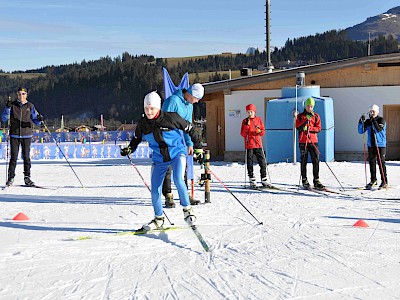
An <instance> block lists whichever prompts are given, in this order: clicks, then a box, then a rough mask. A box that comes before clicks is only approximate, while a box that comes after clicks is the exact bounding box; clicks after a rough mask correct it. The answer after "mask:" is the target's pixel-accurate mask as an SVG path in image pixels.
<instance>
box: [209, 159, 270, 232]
mask: <svg viewBox="0 0 400 300" xmlns="http://www.w3.org/2000/svg"><path fill="white" fill-rule="evenodd" d="M206 168H207V169H208V170H209V171H210V173H211V174H212V175H213V176H214V177H215V178H216V179H217V180H218V181H219V182H220V183H221V184H222V186H223V187H224V188H225V189H226V190H227V191H228V192H229V193H230V194H231V195H232V196H233V198H235V199H236V201H237V202H239V203H240V205H241V206H243V208H244V209H245V210H246V211H247V212H248V213H249V214H250V215H251V216H252V217H253V218H254V220H256V221H257V222H258V224H259V225H263V222H260V221H258V220H257V218H256V217H255V216H254V215H253V214H252V213H251V212H250V211H249V210H248V209H247V207H246V206H244V204H243V203H242V202H241V201H240V200H239V199H238V198H237V197H236V196H235V195H234V194H233V193H232V192H231V190H230V189H228V187H227V186H226V185H225V184H224V183H223V182H222V180H221V179H219V178H218V176H217V175H215V173H214V172H213V171H212V170H211V169H210V168H208V167H206Z"/></svg>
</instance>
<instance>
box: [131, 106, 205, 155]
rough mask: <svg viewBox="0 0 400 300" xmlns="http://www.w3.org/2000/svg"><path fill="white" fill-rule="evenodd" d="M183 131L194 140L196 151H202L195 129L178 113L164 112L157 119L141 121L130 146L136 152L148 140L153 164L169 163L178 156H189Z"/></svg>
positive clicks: (143, 119) (144, 118)
mask: <svg viewBox="0 0 400 300" xmlns="http://www.w3.org/2000/svg"><path fill="white" fill-rule="evenodd" d="M181 130H183V131H184V132H185V133H188V134H189V138H191V139H193V141H194V142H195V148H196V149H201V147H202V145H201V142H200V137H199V135H198V134H197V132H196V130H195V127H194V126H193V125H192V124H191V123H189V122H188V121H186V120H184V119H183V118H182V117H180V116H179V115H178V114H177V113H174V112H163V111H161V112H160V115H159V116H158V118H157V119H152V120H150V119H148V118H147V117H146V116H145V117H143V118H142V119H140V121H139V122H138V124H137V126H136V130H135V135H134V137H133V138H132V140H131V142H130V144H129V146H130V147H131V149H132V152H134V151H135V150H136V148H137V147H138V145H139V144H140V143H141V141H142V140H146V141H147V142H148V143H149V147H150V148H151V150H153V162H155V163H162V162H167V161H170V160H172V159H174V158H175V157H176V156H177V155H181V154H187V147H186V145H185V143H184V141H183V138H182V134H181Z"/></svg>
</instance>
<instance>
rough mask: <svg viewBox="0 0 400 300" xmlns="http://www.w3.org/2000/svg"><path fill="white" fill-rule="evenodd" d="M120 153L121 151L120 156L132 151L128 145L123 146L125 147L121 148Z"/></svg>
mask: <svg viewBox="0 0 400 300" xmlns="http://www.w3.org/2000/svg"><path fill="white" fill-rule="evenodd" d="M120 153H121V156H128V155H129V154H131V153H132V148H131V146H128V147H125V148H121V150H120Z"/></svg>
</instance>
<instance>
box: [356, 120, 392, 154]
mask: <svg viewBox="0 0 400 300" xmlns="http://www.w3.org/2000/svg"><path fill="white" fill-rule="evenodd" d="M364 132H367V145H368V147H376V144H375V137H376V142H377V144H378V147H386V122H385V119H383V118H382V117H381V116H377V117H376V118H374V119H367V120H365V121H364V122H362V120H361V119H360V121H359V122H358V133H359V134H363V133H364Z"/></svg>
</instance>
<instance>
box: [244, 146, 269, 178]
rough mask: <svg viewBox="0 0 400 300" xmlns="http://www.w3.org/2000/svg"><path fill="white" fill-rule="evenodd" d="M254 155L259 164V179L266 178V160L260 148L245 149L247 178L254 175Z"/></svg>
mask: <svg viewBox="0 0 400 300" xmlns="http://www.w3.org/2000/svg"><path fill="white" fill-rule="evenodd" d="M254 156H256V159H257V162H258V165H259V166H260V173H261V179H264V178H267V162H266V161H265V156H264V153H263V150H262V149H261V148H254V149H246V159H247V174H248V175H249V178H253V177H254V171H253V157H254Z"/></svg>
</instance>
